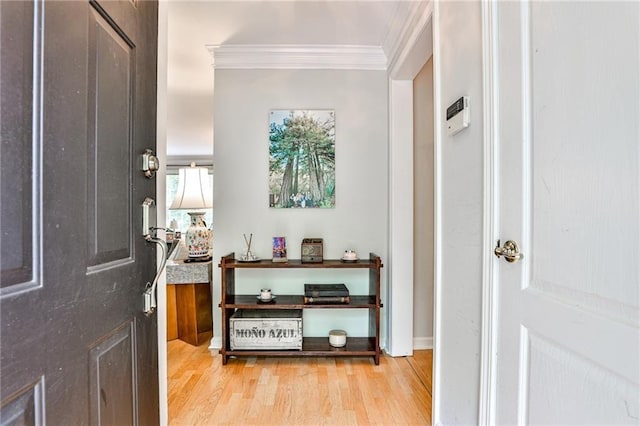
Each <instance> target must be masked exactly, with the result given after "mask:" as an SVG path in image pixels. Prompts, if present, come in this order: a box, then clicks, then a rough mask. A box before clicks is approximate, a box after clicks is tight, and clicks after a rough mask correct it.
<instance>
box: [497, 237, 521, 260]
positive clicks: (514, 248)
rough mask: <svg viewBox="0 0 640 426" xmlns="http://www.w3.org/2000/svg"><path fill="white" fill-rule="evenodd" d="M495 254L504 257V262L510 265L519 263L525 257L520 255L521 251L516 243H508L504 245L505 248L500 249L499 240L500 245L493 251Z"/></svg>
mask: <svg viewBox="0 0 640 426" xmlns="http://www.w3.org/2000/svg"><path fill="white" fill-rule="evenodd" d="M493 253H494V254H495V255H496V256H497V257H500V256H504V260H506V261H507V262H509V263H513V262H517V261H518V260H520V259H522V258H523V257H524V255H523V254H522V253H520V249H519V248H518V244H516V242H515V241H511V240H509V241H507V242H506V243H504V246H503V247H500V240H498V244H497V246H496V248H495V249H494V250H493Z"/></svg>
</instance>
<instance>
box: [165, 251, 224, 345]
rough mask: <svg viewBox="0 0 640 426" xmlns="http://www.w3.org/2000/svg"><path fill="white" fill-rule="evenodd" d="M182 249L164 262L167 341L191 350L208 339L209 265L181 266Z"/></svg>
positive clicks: (209, 305)
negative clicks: (188, 345)
mask: <svg viewBox="0 0 640 426" xmlns="http://www.w3.org/2000/svg"><path fill="white" fill-rule="evenodd" d="M185 252H186V249H185V248H184V247H183V246H182V247H178V248H177V249H176V250H175V252H174V254H173V255H172V256H171V257H170V258H169V260H168V261H167V340H174V339H180V340H184V341H185V342H187V343H190V344H192V345H195V346H199V345H201V344H202V343H204V342H206V341H208V340H210V339H211V336H212V334H213V315H212V306H211V305H212V301H211V261H208V262H197V263H184V259H185V258H186V253H185Z"/></svg>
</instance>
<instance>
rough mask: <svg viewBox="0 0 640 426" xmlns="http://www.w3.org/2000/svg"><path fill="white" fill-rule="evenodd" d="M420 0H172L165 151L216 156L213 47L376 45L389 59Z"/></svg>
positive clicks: (169, 30)
mask: <svg viewBox="0 0 640 426" xmlns="http://www.w3.org/2000/svg"><path fill="white" fill-rule="evenodd" d="M417 3H419V2H416V1H400V0H393V1H371V0H369V1H342V0H326V1H304V0H298V1H238V0H236V1H215V0H214V1H184V0H170V1H169V2H168V4H167V5H168V9H167V12H168V24H167V25H168V33H167V36H168V46H167V49H168V51H167V58H168V64H167V80H168V81H167V83H168V84H167V115H168V117H167V140H168V143H167V155H168V156H169V157H184V156H194V157H199V156H212V153H213V118H212V116H213V66H212V63H213V58H212V56H211V53H210V51H209V50H208V49H207V46H210V45H223V46H224V45H294V44H295V45H330V46H336V47H338V46H376V47H380V48H381V49H382V51H384V53H385V54H386V55H387V57H390V55H391V54H392V53H393V49H395V47H396V44H397V42H398V39H399V37H400V33H401V31H402V29H403V28H404V26H405V23H406V21H407V19H408V18H409V16H410V14H411V10H412V9H414V8H415V4H417Z"/></svg>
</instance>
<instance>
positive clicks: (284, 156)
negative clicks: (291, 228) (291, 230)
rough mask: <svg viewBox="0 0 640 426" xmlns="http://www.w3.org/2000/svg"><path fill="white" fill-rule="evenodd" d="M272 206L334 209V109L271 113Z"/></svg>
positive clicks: (270, 201)
mask: <svg viewBox="0 0 640 426" xmlns="http://www.w3.org/2000/svg"><path fill="white" fill-rule="evenodd" d="M269 206H270V207H275V208H332V207H335V114H334V111H333V110H273V111H271V112H270V117H269Z"/></svg>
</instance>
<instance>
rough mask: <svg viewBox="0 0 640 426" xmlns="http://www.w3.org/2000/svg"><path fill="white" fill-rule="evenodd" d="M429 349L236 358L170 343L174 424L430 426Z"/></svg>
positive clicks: (169, 362)
mask: <svg viewBox="0 0 640 426" xmlns="http://www.w3.org/2000/svg"><path fill="white" fill-rule="evenodd" d="M432 359H433V357H432V351H430V350H427V351H416V352H415V355H414V356H413V357H402V358H392V357H388V356H383V357H381V358H380V365H378V366H376V365H375V364H374V363H373V359H371V358H365V357H362V358H360V357H355V358H312V357H310V358H298V357H295V358H276V357H271V358H270V357H247V358H239V359H231V360H229V362H228V363H227V365H226V366H222V360H221V357H220V355H219V354H218V353H217V351H209V350H208V348H207V344H204V345H202V346H199V347H195V346H191V345H189V344H187V343H185V342H182V341H181V340H172V341H170V342H168V360H169V361H168V364H169V365H168V373H169V424H170V425H220V424H225V425H232V424H233V425H258V424H260V425H373V424H376V425H429V424H431V365H432V362H433V361H432Z"/></svg>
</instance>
